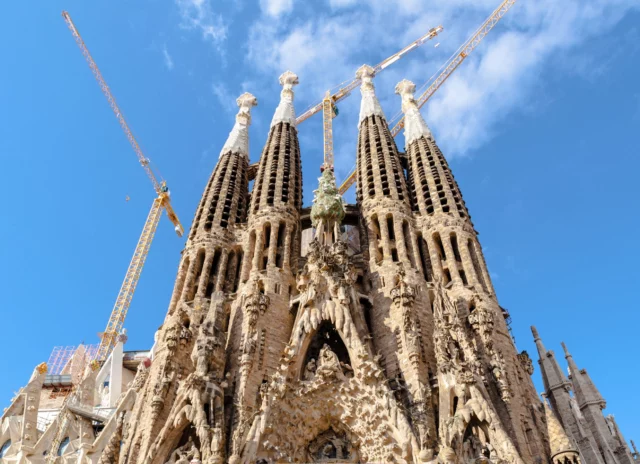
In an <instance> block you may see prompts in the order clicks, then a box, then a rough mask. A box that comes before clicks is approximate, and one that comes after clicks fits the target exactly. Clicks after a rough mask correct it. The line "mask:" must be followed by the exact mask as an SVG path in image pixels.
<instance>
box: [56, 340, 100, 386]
mask: <svg viewBox="0 0 640 464" xmlns="http://www.w3.org/2000/svg"><path fill="white" fill-rule="evenodd" d="M98 347H99V345H79V346H55V347H53V350H52V351H51V355H50V356H49V361H48V362H47V367H48V370H47V374H48V375H62V374H73V372H75V373H81V372H82V371H84V367H85V366H86V365H87V364H88V363H90V362H91V361H93V360H94V359H95V358H96V355H97V354H98ZM72 371H73V372H72ZM74 380H75V379H74Z"/></svg>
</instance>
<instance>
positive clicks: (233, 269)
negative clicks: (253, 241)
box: [224, 250, 240, 293]
mask: <svg viewBox="0 0 640 464" xmlns="http://www.w3.org/2000/svg"><path fill="white" fill-rule="evenodd" d="M238 258H239V255H238V250H235V252H234V253H233V256H232V257H231V260H230V261H229V267H228V272H227V273H226V275H227V276H229V279H228V280H227V282H226V283H225V287H224V291H226V292H229V293H231V292H233V291H234V290H233V286H234V284H235V281H236V275H237V273H238V266H239V265H240V263H239V262H238ZM225 280H226V279H225Z"/></svg>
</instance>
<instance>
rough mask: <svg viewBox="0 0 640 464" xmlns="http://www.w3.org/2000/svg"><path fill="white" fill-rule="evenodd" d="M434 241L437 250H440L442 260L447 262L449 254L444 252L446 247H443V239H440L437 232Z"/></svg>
mask: <svg viewBox="0 0 640 464" xmlns="http://www.w3.org/2000/svg"><path fill="white" fill-rule="evenodd" d="M433 241H434V242H435V244H436V249H437V250H438V255H439V256H440V259H441V260H443V261H445V260H446V259H447V254H446V253H445V251H444V246H443V245H442V239H441V238H440V234H439V233H438V232H436V233H435V234H433Z"/></svg>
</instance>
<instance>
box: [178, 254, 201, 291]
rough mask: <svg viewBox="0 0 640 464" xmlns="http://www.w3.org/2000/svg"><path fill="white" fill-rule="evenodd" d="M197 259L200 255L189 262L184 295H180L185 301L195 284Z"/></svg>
mask: <svg viewBox="0 0 640 464" xmlns="http://www.w3.org/2000/svg"><path fill="white" fill-rule="evenodd" d="M196 261H198V257H197V256H196V257H194V259H193V261H191V262H190V263H189V270H187V278H186V280H185V283H184V287H183V288H182V295H180V299H181V300H182V301H185V300H186V298H187V294H188V293H189V289H190V288H191V286H192V285H194V284H195V282H194V280H195V278H196Z"/></svg>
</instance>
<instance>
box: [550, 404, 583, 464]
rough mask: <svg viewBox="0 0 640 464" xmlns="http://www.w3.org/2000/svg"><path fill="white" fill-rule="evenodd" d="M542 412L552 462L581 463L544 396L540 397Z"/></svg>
mask: <svg viewBox="0 0 640 464" xmlns="http://www.w3.org/2000/svg"><path fill="white" fill-rule="evenodd" d="M542 402H543V404H544V412H545V416H546V418H547V431H548V434H549V445H550V447H551V461H552V463H553V464H581V462H582V461H581V460H580V453H578V451H577V450H576V448H575V446H574V445H573V444H572V443H571V440H570V439H569V437H568V436H567V434H566V432H565V431H564V429H563V428H562V425H560V422H559V421H558V419H557V418H556V415H555V414H554V413H553V411H552V410H551V408H550V407H549V405H548V404H547V401H546V398H544V396H543V399H542Z"/></svg>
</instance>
